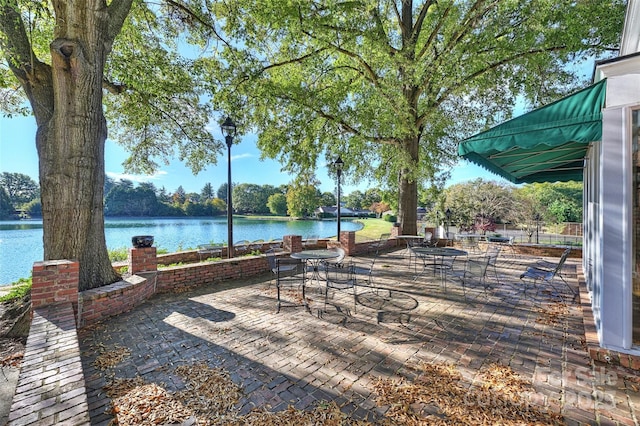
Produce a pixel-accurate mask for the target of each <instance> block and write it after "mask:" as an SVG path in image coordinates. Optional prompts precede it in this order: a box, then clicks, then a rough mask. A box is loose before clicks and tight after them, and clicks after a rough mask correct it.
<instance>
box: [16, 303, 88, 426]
mask: <svg viewBox="0 0 640 426" xmlns="http://www.w3.org/2000/svg"><path fill="white" fill-rule="evenodd" d="M59 424H65V425H89V424H90V419H89V406H88V404H87V396H86V389H85V382H84V374H83V371H82V360H81V358H80V346H79V344H78V335H77V332H76V323H75V315H74V311H73V308H72V306H71V303H68V302H66V303H60V304H54V305H49V306H46V307H41V308H38V309H35V310H34V311H33V319H32V321H31V330H30V331H29V337H28V339H27V346H26V348H25V351H24V358H23V359H22V364H21V365H20V376H19V378H18V385H17V387H16V392H15V395H14V397H13V401H12V404H11V412H10V413H9V421H8V423H7V425H8V426H18V425H59Z"/></svg>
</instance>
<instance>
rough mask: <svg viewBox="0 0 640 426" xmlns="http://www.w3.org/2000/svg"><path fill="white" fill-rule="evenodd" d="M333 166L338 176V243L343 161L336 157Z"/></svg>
mask: <svg viewBox="0 0 640 426" xmlns="http://www.w3.org/2000/svg"><path fill="white" fill-rule="evenodd" d="M333 166H334V167H335V168H336V173H337V175H338V215H337V216H338V242H340V177H341V176H342V168H343V167H344V161H342V158H340V156H338V158H336V161H334V162H333Z"/></svg>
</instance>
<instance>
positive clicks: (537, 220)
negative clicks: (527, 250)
mask: <svg viewBox="0 0 640 426" xmlns="http://www.w3.org/2000/svg"><path fill="white" fill-rule="evenodd" d="M533 218H534V219H535V221H536V244H540V237H539V234H540V219H542V218H541V217H540V213H536V215H535V216H534V217H533Z"/></svg>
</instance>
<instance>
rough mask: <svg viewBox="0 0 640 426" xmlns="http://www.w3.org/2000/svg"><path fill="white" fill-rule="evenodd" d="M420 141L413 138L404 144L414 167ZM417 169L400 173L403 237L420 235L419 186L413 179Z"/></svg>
mask: <svg viewBox="0 0 640 426" xmlns="http://www.w3.org/2000/svg"><path fill="white" fill-rule="evenodd" d="M418 141H419V139H418V138H417V137H416V138H412V139H409V140H408V141H405V143H404V149H405V152H406V153H407V154H408V155H409V156H410V158H411V162H412V163H413V164H414V165H417V163H418ZM413 170H415V167H407V168H404V169H401V171H400V177H399V179H400V182H398V189H399V193H398V198H399V199H398V222H400V224H401V226H402V234H403V235H416V234H417V233H418V225H417V217H418V212H417V210H418V184H417V183H416V180H415V179H414V178H413V173H414V172H413Z"/></svg>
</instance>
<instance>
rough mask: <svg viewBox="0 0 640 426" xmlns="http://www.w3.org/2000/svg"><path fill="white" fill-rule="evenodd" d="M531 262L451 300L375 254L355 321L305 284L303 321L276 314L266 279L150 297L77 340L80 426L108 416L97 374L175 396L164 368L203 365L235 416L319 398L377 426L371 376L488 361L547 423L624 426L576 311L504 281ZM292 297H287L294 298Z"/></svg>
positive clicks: (627, 400)
mask: <svg viewBox="0 0 640 426" xmlns="http://www.w3.org/2000/svg"><path fill="white" fill-rule="evenodd" d="M355 260H356V262H358V264H360V265H363V266H364V265H367V264H368V263H369V262H370V258H368V257H358V258H356V259H355ZM533 260H534V259H522V258H521V259H507V258H500V261H499V269H498V274H499V281H500V282H499V283H498V282H496V278H495V276H493V274H492V272H493V271H489V273H488V282H489V284H491V288H490V289H489V290H487V291H486V292H485V291H483V288H482V287H481V286H472V287H471V288H467V292H466V297H465V296H464V295H463V291H462V287H461V285H460V284H459V283H457V282H455V281H450V282H448V283H447V286H446V289H445V288H443V287H442V285H441V282H440V280H439V277H434V276H433V275H432V274H431V273H430V272H429V271H427V273H425V274H423V275H421V276H420V277H419V278H418V279H417V280H415V281H414V277H415V276H416V273H415V272H414V269H413V267H412V266H410V265H409V261H408V258H404V257H402V256H401V255H400V252H399V251H398V252H395V253H385V254H383V255H381V256H380V257H379V258H378V260H377V261H376V264H375V272H374V281H373V286H374V287H375V289H373V288H367V287H362V288H358V293H359V298H358V300H359V303H358V305H357V309H356V311H355V312H354V311H353V298H352V296H351V295H349V294H342V292H336V294H332V295H331V296H332V297H331V298H330V303H329V305H328V308H327V310H326V311H324V312H322V308H323V306H324V296H323V295H321V294H320V292H319V291H318V290H319V286H322V285H323V283H319V284H318V283H313V284H311V285H310V286H309V287H308V289H307V296H308V298H309V299H310V309H311V312H307V311H306V310H305V309H304V308H303V307H287V308H283V309H282V310H281V312H280V313H276V299H275V298H276V290H275V284H274V283H273V282H272V280H271V276H269V275H263V276H261V277H258V278H254V279H250V280H236V281H229V282H225V283H223V284H215V285H212V286H205V287H202V288H197V289H194V290H192V291H190V292H184V293H180V294H165V295H159V296H155V297H153V298H152V299H151V300H150V301H148V302H147V303H145V304H143V305H142V306H140V307H138V308H136V309H135V310H133V311H131V312H129V313H126V314H122V315H120V316H118V317H116V318H113V319H112V320H110V321H108V322H106V323H104V324H101V325H99V326H97V327H92V328H89V329H85V330H81V331H80V336H79V337H80V344H81V350H82V359H83V367H84V371H85V381H86V386H87V391H88V403H89V407H90V414H91V422H92V424H107V423H108V422H109V420H110V419H111V416H110V415H109V414H108V408H109V403H110V400H109V398H108V397H107V396H106V395H105V392H104V390H103V386H104V385H105V384H106V383H107V380H108V379H109V377H111V376H113V375H115V377H120V378H125V377H128V378H133V377H135V376H141V377H142V378H143V379H144V380H145V381H146V382H155V383H158V384H162V386H163V387H164V388H166V389H167V390H169V391H177V390H180V389H182V388H184V383H183V382H182V380H181V379H180V378H179V377H178V376H177V375H176V374H175V368H176V367H178V366H180V365H190V364H195V363H198V362H202V361H204V362H206V363H207V364H208V365H209V366H211V367H222V368H224V369H226V370H227V371H228V372H230V374H231V378H232V380H233V381H234V382H235V383H236V384H238V385H240V386H241V388H242V391H243V395H244V396H243V397H242V399H241V401H240V403H239V407H238V409H239V410H240V411H241V412H242V413H247V412H249V411H251V410H252V409H254V408H263V409H269V410H272V411H279V410H284V409H286V408H287V407H288V406H290V405H291V406H294V407H296V408H300V409H311V408H313V407H314V406H315V404H317V403H318V402H319V401H330V400H331V401H336V402H337V403H338V404H339V405H340V406H341V407H342V411H343V412H345V413H348V414H349V415H350V416H351V417H352V418H357V419H367V420H370V421H372V422H380V421H381V419H383V418H384V415H385V413H386V412H387V410H388V409H389V407H388V406H378V405H377V403H376V398H377V395H376V393H375V390H374V386H373V385H374V384H375V382H376V381H377V380H378V379H380V378H383V379H384V378H389V379H393V380H401V379H406V380H407V381H408V382H411V381H412V380H414V379H415V377H416V375H417V374H416V371H417V369H418V367H419V366H420V365H421V364H423V363H453V364H454V365H455V366H456V368H457V369H458V370H459V372H460V373H461V374H462V377H463V380H464V381H465V382H466V383H468V386H473V385H474V383H477V380H478V377H479V375H480V374H481V372H482V371H484V370H485V369H487V368H488V367H489V366H491V365H492V364H496V363H498V364H501V365H505V366H508V367H510V368H511V369H512V370H513V371H514V372H515V373H517V374H518V375H520V376H521V377H523V378H524V379H526V380H528V381H530V382H531V384H532V389H531V391H530V392H528V393H527V395H526V397H527V400H528V401H529V403H530V404H532V405H537V406H539V408H540V409H543V410H550V411H552V412H556V413H559V414H561V415H562V416H563V417H564V421H565V422H566V423H567V424H629V425H632V424H637V422H638V420H637V417H636V413H637V407H638V404H640V393H639V392H638V388H639V387H640V384H638V382H639V380H638V376H637V375H636V372H634V371H631V370H626V369H623V368H621V367H615V366H611V365H604V364H599V363H595V362H594V361H592V360H591V359H590V358H589V357H588V355H587V352H586V351H585V341H584V327H583V320H582V312H581V308H580V304H579V301H577V300H576V301H574V300H572V297H573V294H572V293H571V292H570V291H569V289H567V288H566V287H563V286H564V284H563V283H562V282H561V281H560V280H557V281H556V282H555V287H551V286H540V287H537V288H529V290H528V291H527V295H526V297H525V296H524V295H523V292H522V287H521V284H520V281H519V279H518V276H519V273H520V272H522V271H523V270H524V265H526V264H527V263H530V262H531V261H533ZM460 266H461V267H462V265H460ZM576 270H577V262H576V261H575V260H573V261H568V262H567V266H566V268H565V274H564V275H565V277H568V278H569V282H570V284H571V285H573V286H575V288H576V290H577V280H576V273H575V271H576ZM296 294H297V293H295V292H294V293H292V292H287V296H288V297H291V298H292V299H293V301H294V302H296V300H295V298H296V296H295V295H296ZM117 347H124V348H127V349H128V350H129V352H130V355H129V356H127V357H126V358H125V359H124V360H123V361H122V362H120V363H119V364H118V365H116V366H115V367H113V368H109V369H107V370H98V369H96V368H95V366H94V361H95V359H96V357H97V355H98V354H99V350H100V349H101V348H102V349H104V350H110V349H113V348H117ZM467 403H468V401H467ZM478 403H479V404H480V403H482V401H478ZM427 415H428V413H425V416H427ZM425 418H426V417H425Z"/></svg>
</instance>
